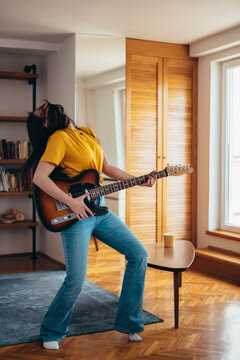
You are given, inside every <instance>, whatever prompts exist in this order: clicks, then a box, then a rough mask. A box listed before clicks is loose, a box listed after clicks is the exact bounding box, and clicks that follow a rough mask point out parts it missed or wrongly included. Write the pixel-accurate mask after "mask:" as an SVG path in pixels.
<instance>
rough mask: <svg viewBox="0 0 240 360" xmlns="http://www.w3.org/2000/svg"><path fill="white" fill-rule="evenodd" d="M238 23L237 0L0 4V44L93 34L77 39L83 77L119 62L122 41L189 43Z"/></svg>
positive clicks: (0, 0)
mask: <svg viewBox="0 0 240 360" xmlns="http://www.w3.org/2000/svg"><path fill="white" fill-rule="evenodd" d="M239 24H240V0H41V1H40V0H0V40H1V39H22V40H32V41H43V42H49V43H55V44H56V43H60V42H62V41H63V40H64V39H65V38H67V37H68V36H69V35H70V34H74V33H76V34H88V35H94V36H87V37H84V36H78V37H77V75H78V76H81V77H85V78H86V77H89V76H93V75H95V74H98V73H100V72H103V71H108V70H111V69H114V68H117V67H120V66H122V65H123V64H124V62H125V51H124V38H125V37H130V38H137V39H146V40H155V41H164V42H172V43H180V44H191V43H194V42H196V41H198V40H200V39H202V38H205V37H208V36H210V35H213V34H216V33H218V32H221V31H224V30H227V29H230V28H233V27H235V26H237V25H239ZM96 35H97V36H96ZM100 35H104V36H100ZM106 35H107V36H106ZM114 35H116V36H117V37H116V38H114V37H113V36H114ZM83 69H84V70H83Z"/></svg>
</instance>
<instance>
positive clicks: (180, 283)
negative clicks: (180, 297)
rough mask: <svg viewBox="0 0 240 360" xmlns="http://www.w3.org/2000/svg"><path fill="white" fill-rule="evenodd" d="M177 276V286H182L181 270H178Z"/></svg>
mask: <svg viewBox="0 0 240 360" xmlns="http://www.w3.org/2000/svg"><path fill="white" fill-rule="evenodd" d="M178 276H179V287H182V272H181V271H179V273H178Z"/></svg>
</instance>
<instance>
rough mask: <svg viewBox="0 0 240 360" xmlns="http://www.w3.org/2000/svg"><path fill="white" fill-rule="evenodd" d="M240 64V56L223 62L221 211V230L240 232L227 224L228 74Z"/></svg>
mask: <svg viewBox="0 0 240 360" xmlns="http://www.w3.org/2000/svg"><path fill="white" fill-rule="evenodd" d="M237 66H240V58H237V59H234V60H230V61H226V62H223V63H222V146H221V148H222V154H221V155H222V156H221V213H220V228H221V230H226V231H232V232H237V233H240V226H231V225H228V224H226V219H227V213H228V191H227V188H228V177H227V174H228V149H227V139H228V137H229V133H228V130H229V126H228V121H227V120H228V119H227V115H226V114H227V106H228V104H227V99H226V93H227V89H226V86H227V84H226V80H227V78H226V74H227V70H228V69H229V68H233V67H237Z"/></svg>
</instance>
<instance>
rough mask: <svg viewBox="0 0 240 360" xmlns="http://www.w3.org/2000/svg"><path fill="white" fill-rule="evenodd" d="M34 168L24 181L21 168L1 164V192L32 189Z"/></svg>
mask: <svg viewBox="0 0 240 360" xmlns="http://www.w3.org/2000/svg"><path fill="white" fill-rule="evenodd" d="M32 190H33V183H32V170H30V171H29V172H28V174H27V177H26V181H25V182H23V181H22V176H21V169H6V168H5V167H3V166H0V192H16V191H17V192H22V191H32Z"/></svg>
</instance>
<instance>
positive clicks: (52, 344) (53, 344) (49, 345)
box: [43, 341, 59, 350]
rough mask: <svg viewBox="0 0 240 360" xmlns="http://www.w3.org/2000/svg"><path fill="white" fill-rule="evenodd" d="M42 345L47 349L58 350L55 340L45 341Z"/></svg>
mask: <svg viewBox="0 0 240 360" xmlns="http://www.w3.org/2000/svg"><path fill="white" fill-rule="evenodd" d="M43 347H44V348H45V349H48V350H58V349H59V345H58V342H57V341H46V342H44V343H43Z"/></svg>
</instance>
